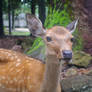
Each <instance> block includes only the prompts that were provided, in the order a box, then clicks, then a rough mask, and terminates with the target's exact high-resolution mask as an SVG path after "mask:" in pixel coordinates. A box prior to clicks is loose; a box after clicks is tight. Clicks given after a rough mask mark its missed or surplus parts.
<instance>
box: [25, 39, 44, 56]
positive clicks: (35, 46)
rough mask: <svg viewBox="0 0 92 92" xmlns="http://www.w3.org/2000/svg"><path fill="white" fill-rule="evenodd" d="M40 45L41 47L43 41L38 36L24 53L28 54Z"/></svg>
mask: <svg viewBox="0 0 92 92" xmlns="http://www.w3.org/2000/svg"><path fill="white" fill-rule="evenodd" d="M41 46H42V47H43V46H44V43H43V41H42V39H41V38H40V37H38V38H36V40H35V41H34V43H33V45H32V47H31V48H30V50H29V51H28V52H26V54H28V55H30V54H32V53H33V52H34V51H36V50H37V49H39V48H40V47H41Z"/></svg>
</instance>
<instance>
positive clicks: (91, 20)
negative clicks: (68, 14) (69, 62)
mask: <svg viewBox="0 0 92 92" xmlns="http://www.w3.org/2000/svg"><path fill="white" fill-rule="evenodd" d="M72 7H73V10H74V15H75V17H76V18H78V17H79V23H78V26H79V27H78V29H79V31H80V32H81V36H82V37H83V40H84V43H83V44H84V51H86V52H88V53H90V54H91V55H92V0H73V1H72Z"/></svg>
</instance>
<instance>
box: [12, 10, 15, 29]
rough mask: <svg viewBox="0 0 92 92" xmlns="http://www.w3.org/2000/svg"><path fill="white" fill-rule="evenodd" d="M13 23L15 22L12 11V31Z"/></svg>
mask: <svg viewBox="0 0 92 92" xmlns="http://www.w3.org/2000/svg"><path fill="white" fill-rule="evenodd" d="M14 22H15V19H14V10H12V30H14V28H15V27H14Z"/></svg>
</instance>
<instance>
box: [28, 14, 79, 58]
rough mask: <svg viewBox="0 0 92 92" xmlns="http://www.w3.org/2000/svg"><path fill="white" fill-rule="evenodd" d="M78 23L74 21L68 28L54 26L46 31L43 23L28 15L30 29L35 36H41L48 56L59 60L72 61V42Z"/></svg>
mask: <svg viewBox="0 0 92 92" xmlns="http://www.w3.org/2000/svg"><path fill="white" fill-rule="evenodd" d="M77 22H78V20H77V21H73V22H72V23H71V24H69V25H68V26H67V28H64V27H61V26H54V27H52V28H51V29H48V30H45V29H44V28H43V27H42V23H41V21H40V20H39V19H38V18H36V17H35V16H33V15H30V14H27V23H28V27H29V29H30V31H31V34H32V35H33V36H40V37H42V39H43V40H44V42H45V44H46V46H47V49H46V51H47V54H49V55H53V54H54V55H56V56H57V58H59V59H65V60H70V59H72V41H73V36H72V32H74V30H75V28H76V25H77Z"/></svg>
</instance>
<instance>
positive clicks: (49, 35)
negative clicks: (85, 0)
mask: <svg viewBox="0 0 92 92" xmlns="http://www.w3.org/2000/svg"><path fill="white" fill-rule="evenodd" d="M44 41H45V43H46V45H47V54H56V55H57V57H58V58H63V59H68V60H69V59H71V58H72V44H73V36H72V34H71V32H69V30H68V29H66V28H64V27H61V26H55V27H52V28H51V29H48V30H47V31H46V33H45V36H44Z"/></svg>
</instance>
